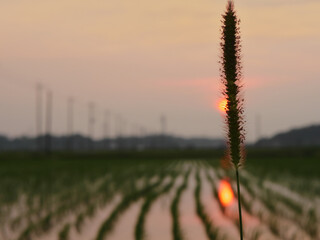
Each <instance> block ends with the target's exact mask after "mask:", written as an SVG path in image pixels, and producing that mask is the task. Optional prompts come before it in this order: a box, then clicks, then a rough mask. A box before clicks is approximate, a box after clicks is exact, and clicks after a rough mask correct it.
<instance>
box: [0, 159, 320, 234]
mask: <svg viewBox="0 0 320 240" xmlns="http://www.w3.org/2000/svg"><path fill="white" fill-rule="evenodd" d="M270 161H271V160H266V159H265V160H263V161H260V162H259V161H258V160H255V163H256V164H252V165H250V164H249V165H248V167H246V168H244V169H241V172H240V174H241V176H240V178H241V180H240V181H241V190H242V195H241V200H242V204H243V205H242V207H243V221H244V233H245V239H248V240H249V239H250V240H251V239H252V240H253V239H261V240H263V239H265V240H272V239H288V240H289V239H290V240H295V239H296V240H303V239H306V240H307V239H310V240H316V239H320V195H319V193H320V176H317V174H315V173H313V172H311V173H310V174H308V172H304V171H303V169H302V168H301V169H300V168H293V167H292V168H290V167H288V168H287V169H284V168H282V167H281V166H280V167H275V166H274V165H273V164H271V163H270ZM285 161H288V164H289V163H290V162H291V163H292V161H290V159H288V160H286V159H284V160H283V162H285ZM310 161H311V160H310ZM310 161H309V162H308V164H309V163H310ZM312 161H316V160H312ZM219 163H220V161H219V159H216V160H205V159H193V160H163V159H162V160H125V159H123V160H121V159H120V160H119V159H118V160H94V159H92V160H89V159H86V160H61V159H49V160H47V161H44V160H23V161H22V160H11V161H9V160H2V161H1V163H0V165H1V170H0V173H1V175H0V181H1V187H0V188H1V192H0V194H1V195H0V211H1V214H0V239H2V240H103V239H111V240H124V239H126V240H130V239H132V240H134V239H135V240H138V239H150V240H165V239H174V240H177V239H187V240H188V239H189V240H195V239H197V240H201V239H221V240H222V239H224V240H228V239H230V240H232V239H238V238H239V237H238V236H239V230H238V215H237V214H238V212H237V199H236V192H235V189H236V186H235V181H234V177H233V175H234V172H233V171H232V170H229V171H226V170H224V169H222V168H221V167H220V164H219ZM283 164H284V165H285V163H283ZM306 164H307V163H306ZM315 166H316V165H315ZM226 187H227V188H226ZM229 188H230V189H229Z"/></svg>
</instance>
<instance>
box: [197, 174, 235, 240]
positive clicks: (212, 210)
mask: <svg viewBox="0 0 320 240" xmlns="http://www.w3.org/2000/svg"><path fill="white" fill-rule="evenodd" d="M209 174H210V175H211V176H213V179H214V180H215V182H217V178H216V175H215V172H214V171H213V170H212V171H210V172H209ZM201 180H202V193H201V199H202V202H203V205H204V206H205V208H206V211H207V214H208V216H209V217H210V218H211V220H212V224H213V225H214V226H215V227H218V228H219V229H220V230H221V232H220V234H222V235H224V236H225V238H226V239H230V240H231V239H236V238H237V236H239V231H238V228H237V227H236V226H235V224H234V222H233V221H232V220H231V219H230V218H228V217H226V216H225V215H224V214H223V212H222V211H221V209H220V206H219V203H218V200H217V199H216V198H215V197H214V196H213V192H212V185H211V184H210V182H209V181H208V179H207V177H206V176H205V174H204V172H202V174H201ZM216 187H217V186H216ZM230 207H231V208H232V210H234V208H235V207H236V202H235V201H234V202H233V203H232V205H231V206H230Z"/></svg>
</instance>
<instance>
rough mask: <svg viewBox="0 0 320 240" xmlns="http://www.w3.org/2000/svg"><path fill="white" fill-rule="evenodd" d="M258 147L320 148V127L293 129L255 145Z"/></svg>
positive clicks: (264, 139)
mask: <svg viewBox="0 0 320 240" xmlns="http://www.w3.org/2000/svg"><path fill="white" fill-rule="evenodd" d="M255 146H257V147H303V146H320V125H312V126H308V127H303V128H297V129H292V130H290V131H287V132H283V133H279V134H277V135H275V136H273V137H271V138H263V139H261V140H259V141H257V142H256V143H255Z"/></svg>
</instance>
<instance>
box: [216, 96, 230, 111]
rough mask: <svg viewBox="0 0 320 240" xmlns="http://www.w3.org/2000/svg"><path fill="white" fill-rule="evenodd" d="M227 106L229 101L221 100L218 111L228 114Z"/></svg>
mask: <svg viewBox="0 0 320 240" xmlns="http://www.w3.org/2000/svg"><path fill="white" fill-rule="evenodd" d="M227 104H228V101H227V99H221V100H220V101H219V103H218V109H219V111H220V112H222V113H226V111H227Z"/></svg>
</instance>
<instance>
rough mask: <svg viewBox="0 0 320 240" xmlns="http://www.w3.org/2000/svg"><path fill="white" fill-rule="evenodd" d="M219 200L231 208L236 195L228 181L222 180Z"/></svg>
mask: <svg viewBox="0 0 320 240" xmlns="http://www.w3.org/2000/svg"><path fill="white" fill-rule="evenodd" d="M218 195H219V200H220V202H221V204H222V205H223V206H224V207H227V206H229V205H230V204H231V203H232V202H233V200H234V195H233V191H232V188H231V186H230V183H229V182H227V181H226V180H222V181H221V182H220V185H219V193H218Z"/></svg>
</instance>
